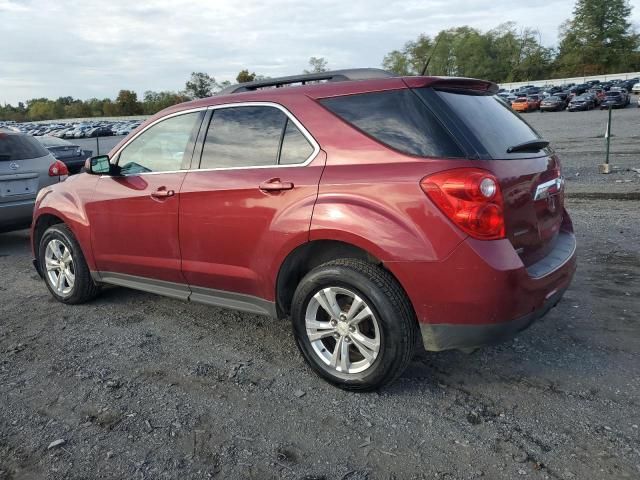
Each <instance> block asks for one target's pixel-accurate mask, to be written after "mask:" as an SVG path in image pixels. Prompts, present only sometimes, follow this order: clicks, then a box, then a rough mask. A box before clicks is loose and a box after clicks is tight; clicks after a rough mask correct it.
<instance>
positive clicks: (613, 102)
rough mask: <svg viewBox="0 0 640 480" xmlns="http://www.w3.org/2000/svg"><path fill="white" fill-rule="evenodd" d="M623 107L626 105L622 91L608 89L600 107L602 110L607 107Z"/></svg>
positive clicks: (625, 98)
mask: <svg viewBox="0 0 640 480" xmlns="http://www.w3.org/2000/svg"><path fill="white" fill-rule="evenodd" d="M609 106H611V108H624V107H626V106H627V97H626V96H625V95H624V94H623V93H622V92H616V91H611V90H610V91H608V92H607V93H606V96H605V98H604V100H603V101H602V103H601V104H600V109H602V110H604V109H607V108H609Z"/></svg>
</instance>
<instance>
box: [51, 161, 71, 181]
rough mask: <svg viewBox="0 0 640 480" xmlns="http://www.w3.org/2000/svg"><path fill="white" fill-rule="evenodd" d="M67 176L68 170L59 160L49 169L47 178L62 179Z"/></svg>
mask: <svg viewBox="0 0 640 480" xmlns="http://www.w3.org/2000/svg"><path fill="white" fill-rule="evenodd" d="M67 175H69V169H68V168H67V166H66V165H65V164H64V163H63V162H61V161H60V160H56V161H55V162H53V163H52V164H51V166H50V167H49V176H50V177H64V176H67Z"/></svg>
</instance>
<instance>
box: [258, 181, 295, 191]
mask: <svg viewBox="0 0 640 480" xmlns="http://www.w3.org/2000/svg"><path fill="white" fill-rule="evenodd" d="M259 188H260V190H262V191H263V192H277V191H280V190H291V189H292V188H293V183H292V182H282V181H280V179H279V178H272V179H271V180H267V181H266V182H262V183H261V184H260V187H259Z"/></svg>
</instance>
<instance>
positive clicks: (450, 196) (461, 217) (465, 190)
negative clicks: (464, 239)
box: [420, 168, 505, 240]
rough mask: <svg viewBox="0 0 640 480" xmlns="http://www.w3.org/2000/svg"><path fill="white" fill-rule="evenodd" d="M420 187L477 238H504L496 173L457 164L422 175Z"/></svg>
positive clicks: (440, 207)
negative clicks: (432, 173)
mask: <svg viewBox="0 0 640 480" xmlns="http://www.w3.org/2000/svg"><path fill="white" fill-rule="evenodd" d="M420 187H421V188H422V190H423V191H424V192H425V193H426V194H427V196H428V197H429V198H430V199H431V200H432V201H433V203H435V204H436V206H437V207H438V208H439V209H440V210H442V212H443V213H444V214H445V215H446V216H447V217H448V218H449V219H450V220H451V221H452V222H453V223H455V224H456V225H457V226H458V227H459V228H461V229H462V230H463V231H465V232H466V233H468V234H469V235H470V236H472V237H474V238H478V239H480V240H497V239H501V238H505V225H504V210H503V202H502V192H501V191H500V184H499V183H498V180H497V179H496V177H494V176H493V175H492V174H491V173H489V172H487V171H485V170H481V169H479V168H457V169H454V170H447V171H445V172H440V173H436V174H434V175H430V176H428V177H425V178H423V179H422V180H421V181H420Z"/></svg>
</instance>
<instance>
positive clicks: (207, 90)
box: [185, 72, 217, 98]
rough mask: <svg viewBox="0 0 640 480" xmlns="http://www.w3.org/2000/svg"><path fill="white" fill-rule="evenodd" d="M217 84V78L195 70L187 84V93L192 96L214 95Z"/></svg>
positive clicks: (204, 96)
mask: <svg viewBox="0 0 640 480" xmlns="http://www.w3.org/2000/svg"><path fill="white" fill-rule="evenodd" d="M216 87H217V84H216V80H215V78H213V77H211V76H209V74H207V73H204V72H193V73H191V78H190V79H189V80H187V83H186V84H185V94H186V95H188V96H189V97H191V98H206V97H210V96H211V95H213V92H214V89H216Z"/></svg>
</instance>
